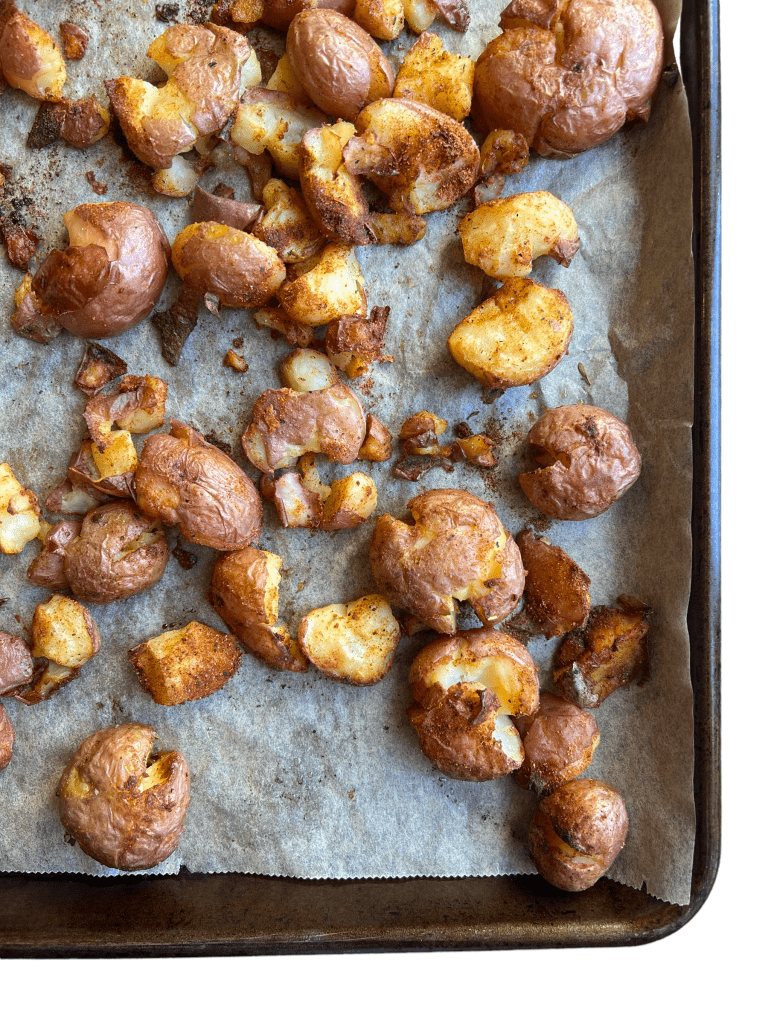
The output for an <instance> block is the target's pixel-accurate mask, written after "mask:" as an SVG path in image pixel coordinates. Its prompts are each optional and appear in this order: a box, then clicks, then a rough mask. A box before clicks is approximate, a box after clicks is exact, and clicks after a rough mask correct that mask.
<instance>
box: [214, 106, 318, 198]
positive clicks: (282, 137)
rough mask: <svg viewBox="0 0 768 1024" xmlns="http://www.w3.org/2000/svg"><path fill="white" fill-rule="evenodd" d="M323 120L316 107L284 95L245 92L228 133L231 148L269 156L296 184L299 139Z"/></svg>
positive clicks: (283, 173) (279, 169)
mask: <svg viewBox="0 0 768 1024" xmlns="http://www.w3.org/2000/svg"><path fill="white" fill-rule="evenodd" d="M326 121H327V117H326V116H325V114H324V113H323V112H322V111H321V110H318V109H317V107H311V106H306V107H305V106H304V105H303V104H301V103H298V102H297V101H296V100H295V99H293V97H291V96H289V95H288V94H287V93H284V92H272V91H271V90H270V89H249V90H248V92H247V93H245V95H244V96H243V99H242V102H241V103H240V106H239V107H238V108H237V113H236V114H235V119H234V121H233V123H232V128H231V130H230V133H229V134H230V138H231V140H232V142H234V143H235V145H237V146H240V147H242V149H244V150H246V151H247V152H248V153H253V154H255V155H257V156H258V155H260V154H262V153H264V152H265V150H266V151H267V152H268V153H269V155H270V156H271V157H272V159H273V160H274V162H275V166H276V167H277V170H278V172H279V173H280V174H281V175H283V177H286V178H292V179H293V180H294V181H298V178H299V152H300V148H301V140H302V139H303V138H304V135H305V134H306V133H307V132H308V131H309V130H310V129H311V128H319V127H320V125H321V124H324V123H325V122H326Z"/></svg>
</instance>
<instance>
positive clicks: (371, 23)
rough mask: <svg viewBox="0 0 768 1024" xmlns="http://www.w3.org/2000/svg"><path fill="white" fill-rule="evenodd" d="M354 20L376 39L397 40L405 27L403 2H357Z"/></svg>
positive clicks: (397, 0)
mask: <svg viewBox="0 0 768 1024" xmlns="http://www.w3.org/2000/svg"><path fill="white" fill-rule="evenodd" d="M352 18H353V20H354V21H355V22H356V23H357V24H358V25H359V26H360V27H361V28H364V29H365V31H366V32H367V33H368V34H369V35H371V36H373V37H374V39H397V37H398V36H399V35H400V33H401V32H402V31H403V26H404V25H405V10H404V8H403V0H355V10H354V14H353V15H352Z"/></svg>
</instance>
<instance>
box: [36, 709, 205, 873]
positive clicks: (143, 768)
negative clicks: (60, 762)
mask: <svg viewBox="0 0 768 1024" xmlns="http://www.w3.org/2000/svg"><path fill="white" fill-rule="evenodd" d="M156 735H157V734H156V733H155V730H154V729H153V728H152V727H151V726H149V725H141V724H138V723H134V722H131V723H129V724H127V725H116V726H112V727H111V728H109V729H101V730H100V731H99V732H95V733H94V734H93V735H92V736H89V737H88V739H86V740H85V741H84V742H83V743H82V744H81V745H80V747H79V748H78V749H77V750H76V751H75V753H74V754H73V755H72V757H71V758H70V760H69V763H68V764H67V766H66V768H65V769H64V771H63V772H62V775H61V778H60V780H59V784H58V786H57V789H56V795H57V796H58V798H59V817H60V818H61V823H62V825H63V826H64V828H65V829H66V830H67V832H68V833H69V834H70V835H71V836H73V837H74V838H75V839H76V840H77V842H78V844H79V846H80V848H81V849H82V850H83V852H84V853H86V854H87V855H88V856H89V857H93V859H94V860H97V861H98V862H99V863H100V864H105V865H106V866H107V867H110V868H119V869H120V870H121V871H143V870H146V869H147V868H151V867H154V866H155V865H156V864H160V863H161V861H164V860H165V859H166V858H167V857H170V855H171V854H172V853H173V851H174V850H175V849H176V847H177V846H178V845H179V839H180V838H181V834H182V832H183V831H184V819H185V817H186V813H187V807H188V806H189V768H188V767H187V763H186V761H185V760H184V758H183V757H182V755H181V754H180V753H179V752H178V751H177V750H173V751H170V752H163V753H160V754H157V755H154V756H152V747H153V745H154V742H155V738H156Z"/></svg>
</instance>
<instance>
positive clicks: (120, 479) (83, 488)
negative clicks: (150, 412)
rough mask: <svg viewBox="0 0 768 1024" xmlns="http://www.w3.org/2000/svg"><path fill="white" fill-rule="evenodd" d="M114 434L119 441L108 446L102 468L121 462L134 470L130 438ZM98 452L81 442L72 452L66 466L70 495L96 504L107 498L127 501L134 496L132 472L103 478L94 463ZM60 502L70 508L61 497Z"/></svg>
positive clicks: (64, 497)
mask: <svg viewBox="0 0 768 1024" xmlns="http://www.w3.org/2000/svg"><path fill="white" fill-rule="evenodd" d="M115 433H116V434H118V437H116V438H115V442H116V443H115V444H114V445H110V446H108V448H107V450H105V452H104V455H103V457H102V459H101V465H102V467H107V466H109V465H116V466H117V467H119V465H120V463H121V461H123V460H124V464H126V465H128V466H135V464H136V449H135V448H134V447H133V441H132V440H131V438H130V435H128V437H126V436H125V433H123V434H121V433H120V432H119V431H115ZM97 451H98V448H97V447H96V445H95V444H94V442H93V441H83V443H82V445H81V446H80V449H79V451H76V452H73V454H72V458H71V459H70V460H69V465H68V466H67V479H68V480H69V482H70V483H71V484H72V486H73V492H72V494H73V495H75V497H76V499H77V500H78V501H79V500H80V499H79V497H77V494H76V492H82V493H83V494H85V495H89V496H90V497H92V498H95V499H96V504H98V503H99V502H101V501H106V499H107V497H112V498H130V497H131V496H132V495H133V469H130V470H128V471H127V472H125V473H118V474H116V475H114V476H104V475H103V474H102V473H101V472H100V471H99V469H98V468H97V466H96V461H95V459H94V452H97ZM60 486H61V485H60ZM52 497H53V495H50V496H49V498H48V502H49V501H50V500H51V498H52ZM62 500H63V501H64V502H65V505H66V506H67V507H70V508H71V502H70V501H67V498H66V496H65V495H64V494H63V493H62ZM73 500H74V499H73ZM48 502H46V507H47V508H48V507H50V506H49V505H48ZM63 507H64V506H63ZM71 510H72V511H74V508H71ZM55 511H58V510H55ZM79 511H82V512H87V511H89V510H88V509H87V508H83V509H79Z"/></svg>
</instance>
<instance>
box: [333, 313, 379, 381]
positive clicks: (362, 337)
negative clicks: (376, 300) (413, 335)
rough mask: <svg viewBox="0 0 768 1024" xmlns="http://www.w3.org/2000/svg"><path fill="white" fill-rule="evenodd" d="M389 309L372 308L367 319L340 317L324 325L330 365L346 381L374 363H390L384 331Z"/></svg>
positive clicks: (368, 368) (362, 317)
mask: <svg viewBox="0 0 768 1024" xmlns="http://www.w3.org/2000/svg"><path fill="white" fill-rule="evenodd" d="M389 309H390V307H389V306H374V307H373V309H372V310H371V314H370V316H369V317H368V318H367V319H366V318H365V317H364V316H340V317H337V318H336V319H335V320H332V321H331V322H330V323H329V324H328V329H327V330H326V332H325V351H326V352H327V353H328V357H329V359H330V360H331V362H332V363H333V365H334V366H338V367H339V369H341V370H343V371H344V372H345V373H346V375H347V376H348V377H349V378H350V379H354V378H355V377H359V376H360V375H361V374H363V373H367V372H368V371H369V370H370V368H371V365H372V364H373V363H376V362H392V358H393V357H392V356H385V355H384V354H383V352H384V332H385V331H386V329H387V320H388V318H389Z"/></svg>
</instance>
